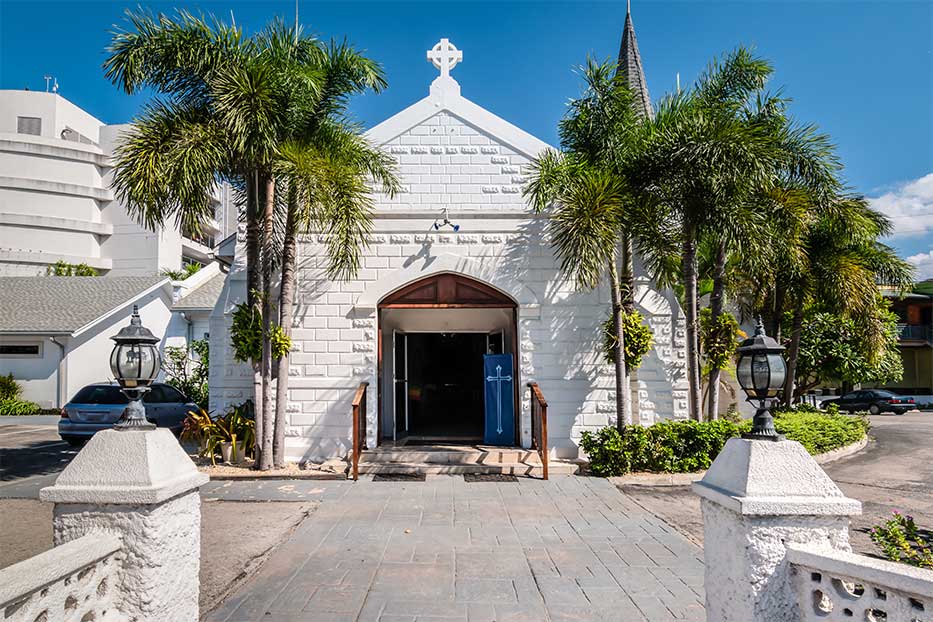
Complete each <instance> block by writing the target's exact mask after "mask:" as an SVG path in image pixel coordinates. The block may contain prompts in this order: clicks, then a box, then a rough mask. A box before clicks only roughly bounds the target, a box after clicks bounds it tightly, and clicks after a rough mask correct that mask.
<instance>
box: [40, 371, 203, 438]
mask: <svg viewBox="0 0 933 622" xmlns="http://www.w3.org/2000/svg"><path fill="white" fill-rule="evenodd" d="M128 402H129V400H127V399H126V396H125V395H123V393H122V392H121V391H120V387H119V386H118V385H115V384H89V385H87V386H86V387H84V388H83V389H81V390H80V391H78V392H77V393H76V394H75V396H74V397H73V398H71V401H70V402H68V403H67V404H65V406H64V407H63V408H62V411H61V418H60V419H59V420H58V435H59V436H61V438H62V440H63V441H65V442H67V443H69V444H71V445H80V444H82V443H84V442H85V441H87V440H88V439H89V438H91V437H92V436H93V435H94V433H95V432H97V431H99V430H106V429H107V428H112V427H113V425H114V424H115V423H116V422H117V421H119V419H120V415H122V414H123V411H124V410H125V409H126V405H127V403H128ZM143 403H144V404H145V405H146V418H147V419H148V420H149V421H151V422H153V423H155V424H156V425H157V426H159V427H160V428H169V429H170V430H172V432H174V433H175V434H179V433H180V432H181V428H182V423H183V422H184V420H185V417H186V416H187V415H188V411H190V410H194V411H197V410H198V405H197V404H195V403H194V402H192V401H191V400H190V399H188V398H187V397H186V396H185V395H184V394H182V393H181V392H180V391H179V390H178V389H176V388H175V387H172V386H169V385H167V384H161V383H156V384H153V385H152V388H151V389H150V390H149V391H148V392H147V393H146V395H145V397H143Z"/></svg>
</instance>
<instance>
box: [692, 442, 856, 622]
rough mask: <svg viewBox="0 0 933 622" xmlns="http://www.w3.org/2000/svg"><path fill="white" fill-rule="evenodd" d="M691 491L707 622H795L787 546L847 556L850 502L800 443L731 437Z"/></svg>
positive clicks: (852, 505)
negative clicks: (697, 515) (696, 503)
mask: <svg viewBox="0 0 933 622" xmlns="http://www.w3.org/2000/svg"><path fill="white" fill-rule="evenodd" d="M693 491H694V492H695V493H696V494H698V495H699V496H700V497H702V500H701V505H702V508H703V530H704V544H703V551H704V559H705V562H706V563H705V566H706V577H705V582H704V583H705V587H706V612H707V620H708V621H709V622H731V621H735V622H739V621H741V622H785V621H786V622H796V621H797V620H800V619H801V618H800V615H799V611H798V607H797V603H796V600H795V598H794V590H793V589H792V586H791V583H790V572H789V567H788V563H787V561H786V559H785V554H786V546H787V545H788V544H790V543H804V544H808V545H816V546H825V547H827V548H832V549H838V550H845V551H848V550H850V547H849V517H850V516H853V515H858V514H861V511H862V509H861V503H859V502H858V501H856V500H854V499H849V498H847V497H846V496H845V495H843V493H842V491H841V490H839V488H838V487H837V486H836V484H835V483H833V481H832V480H831V479H830V478H829V476H828V475H826V473H825V472H824V471H823V470H822V469H821V468H820V466H819V465H818V464H817V463H816V461H814V460H813V458H812V457H811V456H810V454H808V453H807V451H806V450H805V449H804V448H803V446H802V445H800V443H797V442H794V441H780V442H771V441H760V440H746V439H738V438H734V439H731V440H730V441H729V442H728V443H726V446H725V447H724V448H723V450H722V452H721V453H720V454H719V456H717V458H716V460H715V461H714V462H713V464H712V466H711V467H710V469H709V471H707V473H706V475H705V476H704V477H703V479H702V480H701V481H699V482H696V483H694V484H693Z"/></svg>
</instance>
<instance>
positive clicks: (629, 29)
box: [617, 0, 654, 119]
mask: <svg viewBox="0 0 933 622" xmlns="http://www.w3.org/2000/svg"><path fill="white" fill-rule="evenodd" d="M617 72H619V73H621V74H622V76H623V77H624V78H625V81H626V83H627V84H628V87H629V88H630V89H631V90H632V93H633V94H634V95H635V106H637V107H638V112H639V113H640V114H643V115H645V116H646V117H648V118H649V119H650V118H653V117H654V109H653V108H652V107H651V97H650V96H649V95H648V82H647V81H646V80H645V71H644V69H642V66H641V54H640V53H639V52H638V40H637V39H636V38H635V26H634V24H632V2H631V0H628V6H627V9H626V11H625V28H624V29H623V30H622V46H621V47H620V48H619V67H618V69H617Z"/></svg>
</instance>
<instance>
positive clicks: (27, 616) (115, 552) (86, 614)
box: [0, 533, 124, 622]
mask: <svg viewBox="0 0 933 622" xmlns="http://www.w3.org/2000/svg"><path fill="white" fill-rule="evenodd" d="M121 550H122V543H121V540H120V538H119V537H118V536H116V535H113V534H108V533H90V534H88V535H86V536H82V537H80V538H77V539H75V540H72V541H70V542H66V543H65V544H62V545H60V546H56V547H55V548H53V549H51V550H48V551H46V552H44V553H41V554H39V555H36V556H35V557H31V558H29V559H27V560H24V561H21V562H19V563H18V564H14V565H12V566H10V567H8V568H4V569H3V570H0V619H2V620H3V622H21V621H22V622H35V621H36V620H43V621H45V622H56V621H58V620H62V621H64V620H94V621H95V622H101V621H107V620H121V619H124V618H123V616H121V614H120V612H119V611H118V609H117V607H118V605H119V601H120V599H121V588H122V586H121V584H120V564H121V557H122V555H121Z"/></svg>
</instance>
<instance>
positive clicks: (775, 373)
mask: <svg viewBox="0 0 933 622" xmlns="http://www.w3.org/2000/svg"><path fill="white" fill-rule="evenodd" d="M768 360H769V367H771V387H770V389H771V392H770V394H771V395H772V396H774V395H777V393H778V391H780V390H781V389H782V388H784V380H785V379H786V378H787V364H786V363H785V362H784V357H783V356H781V354H780V352H772V353H770V354H768Z"/></svg>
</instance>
